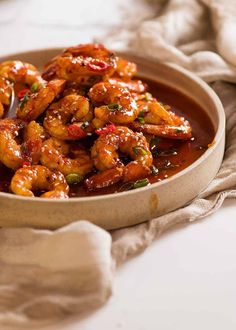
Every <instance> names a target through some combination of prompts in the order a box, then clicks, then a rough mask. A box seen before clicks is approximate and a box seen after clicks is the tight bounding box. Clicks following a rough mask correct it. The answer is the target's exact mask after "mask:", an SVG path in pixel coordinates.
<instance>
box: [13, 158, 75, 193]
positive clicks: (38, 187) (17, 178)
mask: <svg viewBox="0 0 236 330" xmlns="http://www.w3.org/2000/svg"><path fill="white" fill-rule="evenodd" d="M10 188H11V190H12V192H13V193H14V194H16V195H21V196H27V197H34V196H35V195H34V191H39V192H40V191H45V190H47V192H45V193H43V194H41V195H40V197H44V198H68V193H69V186H68V184H67V182H66V180H65V177H64V175H63V174H62V173H60V172H56V171H55V172H52V171H50V170H49V169H48V168H47V167H45V166H42V165H33V166H26V167H23V168H20V169H19V170H17V171H16V173H15V175H14V176H13V178H12V180H11V186H10Z"/></svg>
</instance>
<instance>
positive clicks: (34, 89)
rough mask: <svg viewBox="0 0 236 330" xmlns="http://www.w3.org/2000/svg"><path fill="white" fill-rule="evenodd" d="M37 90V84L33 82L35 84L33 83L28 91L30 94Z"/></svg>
mask: <svg viewBox="0 0 236 330" xmlns="http://www.w3.org/2000/svg"><path fill="white" fill-rule="evenodd" d="M38 89H39V84H38V83H36V82H35V83H33V85H32V86H31V88H30V91H31V92H32V93H36V92H37V91H38Z"/></svg>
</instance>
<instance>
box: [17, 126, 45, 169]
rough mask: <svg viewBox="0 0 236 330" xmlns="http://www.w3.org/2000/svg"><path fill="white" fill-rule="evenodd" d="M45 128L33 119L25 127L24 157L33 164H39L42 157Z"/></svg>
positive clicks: (22, 148) (22, 146) (22, 147)
mask: <svg viewBox="0 0 236 330" xmlns="http://www.w3.org/2000/svg"><path fill="white" fill-rule="evenodd" d="M45 138H46V136H45V130H44V128H43V127H42V126H41V125H39V124H38V123H36V121H34V120H33V121H31V122H30V123H29V124H28V125H27V126H26V128H25V129H24V141H25V142H23V143H22V145H21V150H22V153H23V155H24V158H25V159H27V160H28V162H29V163H31V164H37V163H38V162H39V160H40V157H41V152H42V145H43V141H44V140H45Z"/></svg>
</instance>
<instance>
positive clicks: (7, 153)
mask: <svg viewBox="0 0 236 330" xmlns="http://www.w3.org/2000/svg"><path fill="white" fill-rule="evenodd" d="M41 129H42V128H41V126H40V125H39V124H37V123H35V122H32V123H30V124H29V127H28V128H27V124H26V123H25V122H24V121H23V120H20V119H2V120H1V121H0V161H1V162H2V163H3V164H4V165H5V166H7V167H9V168H11V169H13V170H16V169H17V168H19V167H21V166H22V165H23V164H24V162H27V163H29V162H30V163H37V162H38V160H39V158H40V155H41V145H42V138H43V137H42V131H41ZM30 130H31V131H33V133H32V134H29V131H30ZM24 131H25V140H24V141H23V142H22V143H20V141H19V137H20V135H21V132H22V133H23V134H22V135H24Z"/></svg>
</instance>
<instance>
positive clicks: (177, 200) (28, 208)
mask: <svg viewBox="0 0 236 330" xmlns="http://www.w3.org/2000/svg"><path fill="white" fill-rule="evenodd" d="M60 51H61V49H42V50H36V51H30V52H25V53H19V54H14V55H9V56H6V57H5V58H0V61H4V60H12V59H20V60H22V61H28V62H30V63H32V64H34V65H36V66H37V67H39V68H40V67H42V65H43V63H47V62H48V61H49V59H50V58H52V57H54V56H55V55H56V54H58V53H59V52H60ZM120 55H122V56H124V57H126V58H127V59H130V60H131V61H134V62H135V63H137V65H138V71H139V72H138V74H139V76H141V77H145V78H148V79H151V80H154V81H156V82H159V83H162V84H165V85H167V86H170V87H172V88H174V89H176V90H178V91H179V92H181V93H182V94H185V95H187V96H188V97H190V98H191V99H193V100H194V101H195V102H196V103H198V104H199V105H200V106H201V107H202V108H203V109H204V111H205V112H206V113H207V115H208V117H209V118H210V120H211V121H212V124H213V126H214V129H215V132H216V133H215V137H214V143H212V146H211V147H210V148H208V149H207V150H206V152H205V153H204V154H203V155H202V156H201V157H200V158H198V159H197V160H196V161H195V162H194V163H193V164H192V165H190V166H189V167H187V168H186V169H184V170H183V171H181V172H179V173H177V174H176V175H174V176H172V177H170V178H168V179H166V180H163V181H161V182H157V183H154V184H152V185H149V186H147V187H144V188H140V189H135V190H131V191H126V192H120V193H116V194H109V195H101V196H93V197H79V198H71V199H68V200H50V199H43V198H30V197H21V196H17V195H13V194H8V193H3V192H0V226H2V227H26V226H27V227H34V228H50V229H55V228H59V227H61V226H64V225H66V224H68V223H71V222H73V221H77V220H89V221H91V222H93V223H94V224H96V225H98V226H100V227H103V228H105V229H116V228H121V227H126V226H131V225H134V224H138V223H141V222H144V221H147V220H150V219H152V218H155V217H158V216H160V215H163V214H165V213H168V212H170V211H172V210H175V209H177V208H179V207H182V206H184V205H185V204H186V203H189V202H190V201H191V200H192V199H194V198H195V197H196V196H197V195H198V194H199V193H200V192H201V191H202V190H203V189H204V188H206V187H207V185H208V184H209V183H210V182H211V180H212V179H213V178H214V176H215V175H216V173H217V172H218V170H219V168H220V165H221V162H222V159H223V154H224V146H225V114H224V109H223V106H222V104H221V102H220V100H219V98H218V97H217V95H216V94H215V93H214V91H213V90H212V89H211V88H210V87H209V86H208V85H207V84H206V83H205V82H203V81H202V80H201V79H199V78H198V77H196V76H195V75H193V74H192V73H190V72H188V71H186V70H184V69H182V68H181V67H178V66H176V65H172V64H163V63H160V62H158V61H153V60H152V61H151V60H147V59H144V58H140V57H137V56H135V55H134V54H132V53H120Z"/></svg>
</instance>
